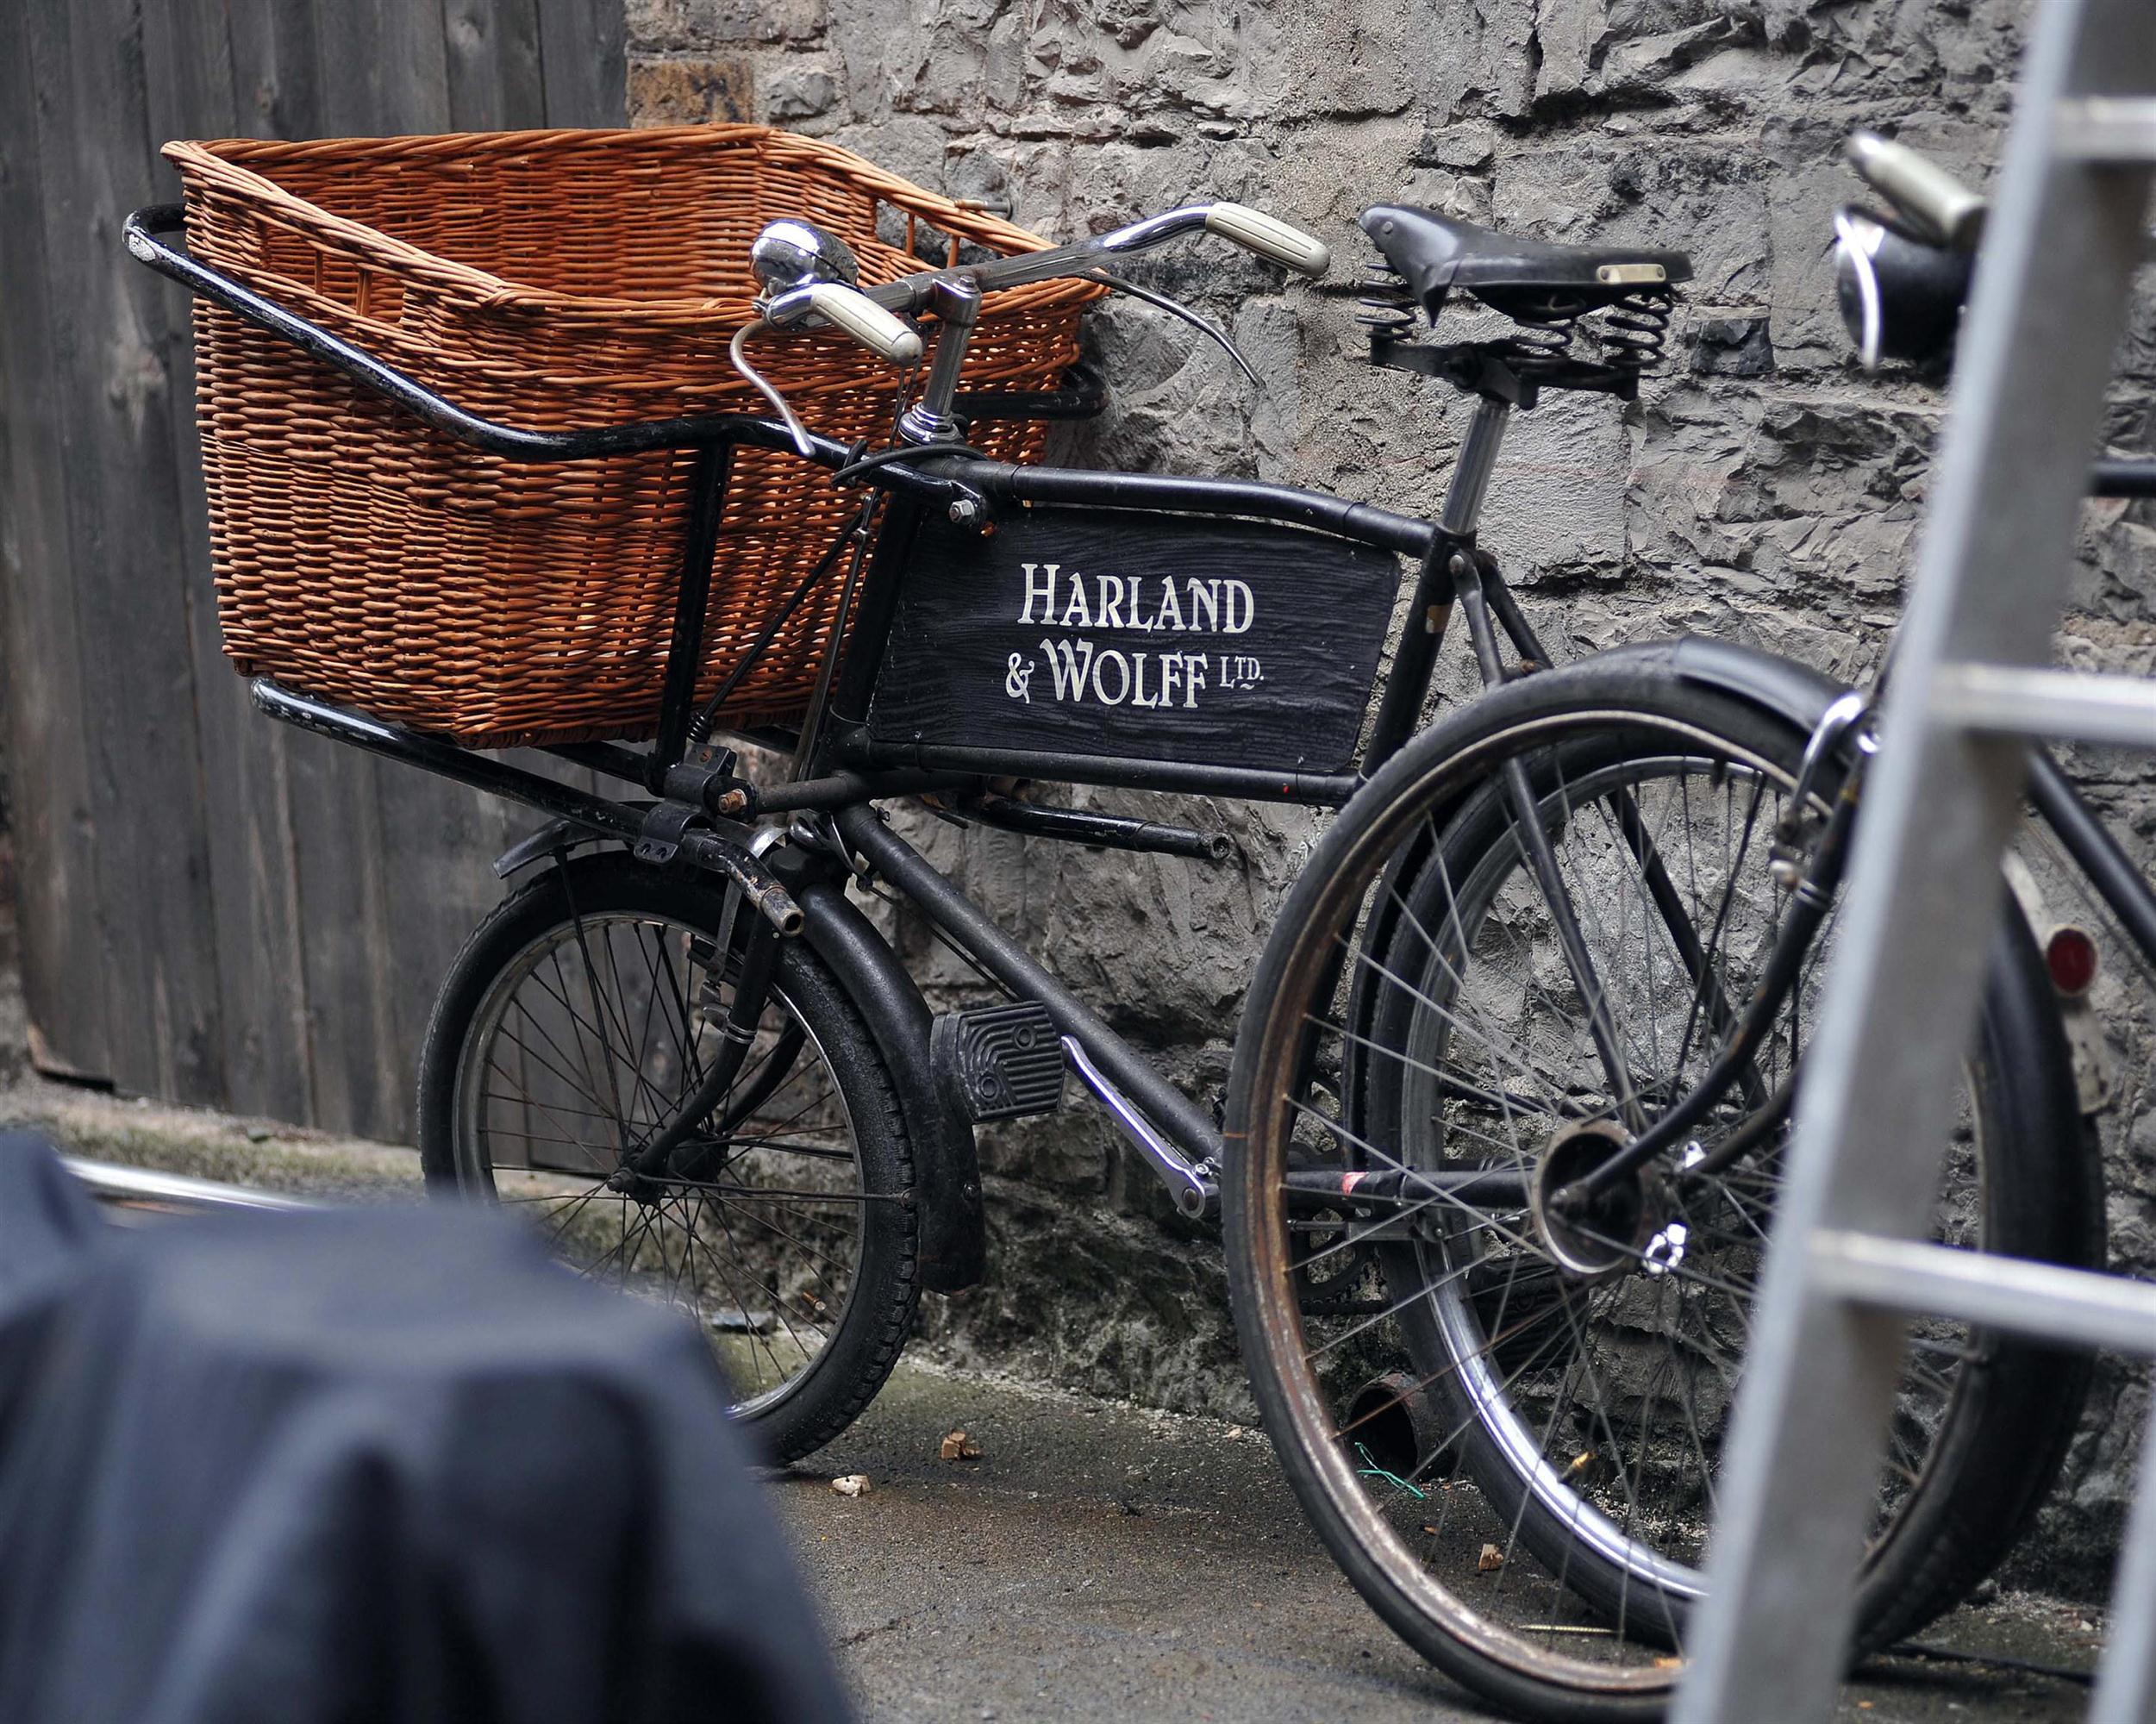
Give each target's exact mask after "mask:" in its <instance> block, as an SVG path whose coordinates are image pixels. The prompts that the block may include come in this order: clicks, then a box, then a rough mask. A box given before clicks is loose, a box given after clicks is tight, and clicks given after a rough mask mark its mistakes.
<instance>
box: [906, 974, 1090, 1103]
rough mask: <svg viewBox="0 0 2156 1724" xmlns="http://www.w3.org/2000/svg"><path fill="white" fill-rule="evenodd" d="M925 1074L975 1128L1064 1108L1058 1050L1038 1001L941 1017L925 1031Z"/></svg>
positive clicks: (1060, 1047) (1060, 1051)
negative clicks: (957, 1106)
mask: <svg viewBox="0 0 2156 1724" xmlns="http://www.w3.org/2000/svg"><path fill="white" fill-rule="evenodd" d="M928 1069H929V1070H930V1071H931V1072H932V1073H933V1074H934V1077H935V1083H936V1088H937V1090H938V1091H939V1092H940V1093H941V1094H942V1095H944V1096H949V1097H951V1098H953V1100H955V1101H956V1102H958V1103H959V1106H961V1107H962V1108H964V1109H965V1110H966V1115H967V1116H968V1117H969V1118H971V1119H972V1121H973V1122H974V1124H976V1125H986V1124H988V1123H989V1122H990V1121H991V1120H1016V1119H1022V1118H1023V1117H1024V1116H1025V1115H1028V1114H1052V1113H1053V1112H1055V1110H1056V1109H1058V1108H1059V1107H1061V1106H1062V1105H1063V1072H1064V1066H1063V1045H1062V1042H1061V1041H1060V1040H1059V1038H1058V1037H1057V1035H1056V1031H1055V1024H1054V1022H1053V1021H1052V1020H1051V1019H1050V1018H1049V1016H1048V1010H1047V1007H1046V1006H1043V1005H1041V1003H1040V1002H1038V1001H1037V1000H1022V1001H1020V1002H1019V1003H1017V1004H1016V1005H1009V1006H989V1007H985V1008H984V1009H981V1010H979V1011H974V1012H947V1013H945V1014H944V1015H941V1016H940V1017H939V1018H937V1019H936V1021H935V1022H934V1026H933V1027H932V1028H930V1030H929V1032H928Z"/></svg>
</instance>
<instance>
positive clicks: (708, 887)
mask: <svg viewBox="0 0 2156 1724" xmlns="http://www.w3.org/2000/svg"><path fill="white" fill-rule="evenodd" d="M745 914H746V912H745ZM726 928H727V922H726V918H725V894H724V891H723V890H722V888H720V887H719V886H717V885H716V884H711V883H709V882H706V881H704V880H702V879H676V878H670V877H668V876H666V875H663V874H660V873H659V872H658V871H655V870H653V869H651V868H648V867H646V866H643V865H640V864H638V863H636V862H635V861H634V860H633V859H630V858H628V857H627V856H625V855H622V854H619V853H604V854H598V855H590V856H584V857H579V858H578V859H574V860H572V861H569V862H567V863H566V864H565V865H562V866H561V867H559V868H557V869H553V870H550V871H547V873H545V874H543V875H541V876H539V877H537V878H534V879H533V880H532V881H531V882H530V883H529V884H527V885H525V886H524V887H522V889H520V890H518V891H517V892H516V893H515V894H514V895H513V896H510V897H509V899H508V900H507V901H506V902H504V903H503V904H502V905H501V906H499V907H498V908H497V909H496V910H495V911H494V912H493V914H492V915H490V916H488V918H487V919H486V921H484V922H483V923H481V924H480V926H479V928H478V930H477V931H476V932H475V933H474V934H472V938H471V939H470V940H468V941H467V942H466V945H465V948H464V950H463V951H462V952H461V953H459V955H458V958H457V961H456V963H455V965H454V966H453V968H452V970H451V971H450V974H449V978H448V980H447V982H446V983H445V984H443V987H442V990H441V996H439V998H438V999H437V1000H436V1002H435V1005H434V1016H433V1019H432V1021H430V1022H429V1024H428V1030H427V1040H426V1046H425V1048H424V1050H423V1052H422V1061H421V1068H420V1090H419V1146H420V1152H421V1157H422V1161H423V1163H424V1165H425V1168H426V1173H427V1179H428V1184H429V1185H430V1186H431V1187H432V1188H434V1190H438V1191H446V1192H451V1193H455V1194H461V1195H463V1196H467V1197H474V1198H479V1199H483V1200H486V1201H491V1202H500V1203H501V1204H503V1206H504V1207H505V1208H509V1209H513V1210H515V1211H516V1213H517V1214H519V1215H522V1216H524V1217H525V1218H527V1219H528V1220H529V1221H530V1222H531V1223H532V1224H533V1225H534V1227H537V1228H539V1229H540V1230H541V1233H542V1234H543V1235H544V1236H545V1237H546V1239H547V1240H548V1241H549V1243H550V1244H551V1245H552V1246H553V1250H554V1251H555V1252H556V1253H557V1254H558V1255H559V1257H560V1258H561V1259H562V1260H563V1261H564V1262H565V1263H566V1264H567V1265H570V1266H571V1267H572V1268H573V1269H575V1270H576V1271H578V1273H580V1274H583V1275H586V1276H590V1277H594V1278H597V1279H602V1280H605V1281H608V1282H609V1283H611V1284H614V1285H616V1286H617V1287H620V1288H622V1290H625V1291H627V1292H628V1293H630V1294H632V1295H634V1296H639V1297H643V1298H649V1299H655V1300H660V1301H664V1302H669V1303H672V1304H673V1305H676V1306H678V1307H679V1308H680V1309H683V1310H684V1311H685V1312H686V1313H687V1314H688V1315H690V1316H691V1318H692V1319H693V1320H694V1321H696V1323H697V1327H699V1328H700V1329H701V1330H702V1332H703V1334H704V1335H705V1336H706V1338H707V1339H708V1340H709V1342H710V1344H711V1346H712V1347H713V1349H714V1351H715V1352H716V1353H717V1355H718V1358H719V1361H720V1363H721V1365H722V1366H723V1367H724V1369H725V1371H726V1372H727V1375H728V1380H729V1381H730V1383H731V1384H733V1387H734V1395H735V1397H736V1399H735V1404H734V1412H735V1414H736V1415H737V1416H738V1417H740V1418H741V1419H742V1420H743V1421H745V1422H747V1424H749V1425H750V1426H752V1427H753V1430H754V1433H755V1435H756V1437H757V1439H758V1440H759V1443H760V1444H761V1446H762V1447H763V1449H764V1452H766V1455H767V1456H769V1457H770V1458H771V1459H773V1460H776V1461H781V1462H783V1461H789V1460H792V1459H797V1458H798V1457H799V1456H801V1455H803V1454H806V1453H808V1452H810V1451H811V1450H814V1449H816V1448H819V1447H821V1446H822V1445H823V1444H825V1443H827V1442H828V1441H830V1440H831V1439H832V1438H833V1437H834V1436H836V1435H837V1434H839V1433H840V1432H841V1431H842V1430H843V1429H845V1428H846V1427H847V1424H849V1423H850V1422H851V1421H853V1419H854V1418H855V1417H856V1416H857V1415H859V1413H860V1411H861V1409H863V1408H864V1407H866V1405H867V1404H868V1402H869V1401H870V1399H871V1398H872V1396H874V1395H875V1393H876V1391H877V1390H878V1389H879V1388H880V1387H882V1385H883V1383H884V1378H885V1377H888V1376H889V1375H890V1373H891V1367H892V1366H893V1365H895V1364H896V1363H897V1358H898V1354H899V1352H900V1350H901V1349H902V1348H903V1346H904V1345H905V1340H906V1336H907V1334H908V1331H909V1327H910V1325H911V1322H912V1317H913V1310H914V1305H915V1300H916V1293H917V1291H918V1283H917V1281H916V1274H915V1252H916V1223H915V1214H914V1208H913V1155H912V1147H911V1144H910V1142H909V1139H908V1137H907V1134H906V1126H905V1118H904V1115H903V1113H902V1111H901V1110H900V1108H899V1104H898V1101H897V1093H896V1091H895V1090H894V1089H893V1087H892V1084H891V1077H890V1074H889V1072H888V1071H886V1069H885V1068H884V1064H883V1060H882V1057H881V1055H880V1054H879V1053H878V1050H877V1046H876V1044H875V1041H874V1040H873V1039H872V1036H871V1035H870V1034H869V1031H868V1028H867V1027H866V1025H865V1024H864V1023H863V1022H862V1021H861V1018H860V1015H859V1013H858V1012H857V1011H856V1010H855V1009H854V1008H853V1004H852V1003H851V1002H849V1001H848V999H847V996H846V993H845V990H843V989H842V988H841V986H840V984H839V983H838V981H837V979H836V978H834V976H833V975H832V974H831V972H830V971H829V970H828V968H827V967H826V966H825V965H823V963H822V960H821V959H818V958H817V957H816V953H814V952H813V951H811V950H810V949H809V947H808V946H807V945H806V944H805V943H804V942H803V941H801V940H786V941H785V942H784V944H783V946H782V948H781V956H780V960H779V964H778V974H777V978H776V980H775V982H774V983H773V985H772V990H771V995H770V998H769V1000H768V1002H767V1003H766V1006H765V1009H764V1012H763V1015H762V1018H761V1019H760V1021H759V1023H758V1025H757V1028H756V1032H755V1038H754V1040H753V1042H752V1044H751V1046H750V1048H749V1051H748V1053H747V1057H746V1058H744V1059H742V1061H741V1069H740V1071H738V1072H737V1073H736V1074H735V1076H734V1081H733V1084H732V1085H731V1087H730V1088H729V1089H728V1091H727V1093H726V1095H725V1096H723V1097H722V1098H721V1100H720V1101H719V1102H718V1103H717V1104H716V1106H715V1107H714V1108H713V1109H712V1110H711V1112H710V1114H709V1116H708V1117H707V1118H706V1120H705V1121H703V1125H702V1126H701V1127H700V1128H699V1129H698V1130H697V1132H696V1133H695V1134H692V1135H691V1137H690V1138H689V1139H688V1140H687V1141H686V1142H684V1144H682V1145H681V1146H679V1147H678V1148H677V1149H676V1151H675V1152H674V1153H673V1155H672V1159H671V1160H670V1163H669V1166H668V1170H667V1171H666V1173H665V1174H663V1175H661V1176H659V1177H653V1178H649V1179H624V1178H622V1177H617V1170H620V1169H621V1168H622V1166H623V1165H624V1164H626V1163H628V1162H629V1161H631V1160H633V1159H634V1156H635V1153H636V1151H637V1149H638V1148H639V1146H641V1145H642V1144H643V1143H644V1142H646V1141H647V1140H649V1139H650V1138H651V1137H653V1135H654V1134H657V1133H658V1132H659V1130H660V1129H661V1128H663V1127H665V1126H666V1125H667V1124H668V1123H670V1122H671V1121H672V1119H673V1118H674V1116H675V1115H676V1114H677V1113H678V1111H679V1109H680V1105H681V1102H682V1101H683V1099H684V1097H685V1096H689V1095H691V1093H692V1092H693V1091H694V1090H696V1088H697V1084H698V1081H699V1079H700V1078H701V1076H702V1074H703V1070H704V1067H705V1064H706V1062H707V1061H708V1060H709V1059H710V1057H711V1054H712V1053H713V1050H714V1048H715V1046H716V1043H717V1041H718V1039H719V1037H720V1034H721V1029H722V1025H723V1023H724V1021H725V1019H726V1015H727V1009H728V1004H729V1003H730V1002H731V999H732V995H733V978H734V973H735V971H736V970H737V968H738V965H739V952H738V945H739V942H738V940H726V946H727V949H726V950H723V951H722V949H721V942H722V940H725V934H724V930H725V929H726ZM624 1188H626V1189H624Z"/></svg>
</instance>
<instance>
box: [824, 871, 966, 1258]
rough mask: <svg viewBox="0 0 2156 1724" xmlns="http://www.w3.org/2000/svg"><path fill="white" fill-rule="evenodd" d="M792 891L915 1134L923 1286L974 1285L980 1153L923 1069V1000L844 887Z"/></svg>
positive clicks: (962, 1118)
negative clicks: (860, 1019) (864, 1026)
mask: <svg viewBox="0 0 2156 1724" xmlns="http://www.w3.org/2000/svg"><path fill="white" fill-rule="evenodd" d="M796 897H797V900H798V901H799V903H800V905H801V912H802V915H803V918H804V921H803V928H802V931H801V936H800V937H801V938H802V939H803V940H807V941H808V942H809V945H810V946H812V947H814V948H815V951H816V956H817V957H819V958H821V959H823V961H824V962H825V964H827V965H829V966H830V969H831V971H832V973H833V974H834V975H835V976H836V977H837V978H839V983H840V985H841V986H842V987H843V988H844V989H845V990H846V992H847V997H848V998H849V999H851V1000H852V1001H853V1004H854V1007H855V1009H857V1010H859V1013H860V1015H861V1016H862V1017H863V1018H864V1019H865V1020H866V1022H867V1024H868V1029H869V1034H871V1035H872V1036H873V1037H875V1039H876V1046H877V1048H878V1052H880V1053H882V1054H883V1056H884V1065H885V1067H886V1068H887V1069H888V1070H889V1071H890V1072H891V1084H892V1086H893V1087H894V1088H895V1089H896V1090H897V1092H898V1105H899V1107H900V1108H901V1109H903V1112H904V1114H905V1116H906V1132H907V1135H908V1136H909V1138H911V1140H912V1141H913V1166H914V1194H915V1201H916V1205H917V1207H918V1210H919V1215H920V1265H921V1284H922V1286H923V1287H926V1288H928V1290H931V1291H932V1292H936V1293H957V1292H959V1291H961V1290H964V1289H966V1288H968V1287H973V1286H978V1284H979V1283H980V1280H981V1277H983V1276H984V1274H985V1273H986V1272H987V1268H988V1232H987V1225H986V1222H985V1221H984V1217H983V1214H982V1208H981V1169H980V1160H979V1158H978V1155H977V1153H976V1152H975V1149H974V1145H973V1122H972V1121H971V1120H970V1119H968V1118H967V1117H966V1115H964V1114H962V1113H960V1112H959V1111H958V1110H957V1109H954V1108H953V1107H951V1106H950V1105H948V1104H947V1102H945V1101H944V1100H943V1098H942V1097H941V1096H940V1095H939V1094H938V1093H937V1090H936V1086H935V1084H934V1080H933V1079H932V1078H931V1077H930V1076H929V1071H928V1028H929V1026H930V1024H931V1023H932V1022H933V1021H934V1018H933V1015H932V1014H931V1013H930V1012H929V1010H928V1002H927V1001H926V1000H924V999H922V997H921V990H920V989H919V988H917V987H916V986H915V985H914V979H913V978H912V977H911V976H909V975H908V974H907V973H906V968H905V965H903V964H901V963H900V962H899V961H898V955H897V953H895V952H893V951H892V950H891V946H890V943H889V942H888V941H886V940H884V937H883V936H882V935H881V934H878V933H877V931H876V929H875V927H874V925H873V924H872V923H871V922H870V921H869V919H868V918H867V917H866V916H865V915H862V914H861V912H860V909H859V907H858V906H857V905H855V904H854V903H853V901H852V900H851V899H850V898H848V897H847V896H846V889H845V887H844V886H843V885H841V884H837V883H835V882H833V881H828V880H819V881H817V882H816V883H815V884H811V885H807V886H803V887H802V888H801V889H800V890H798V891H797V893H796Z"/></svg>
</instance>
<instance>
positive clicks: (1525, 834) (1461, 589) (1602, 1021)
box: [1453, 556, 1640, 1124]
mask: <svg viewBox="0 0 2156 1724" xmlns="http://www.w3.org/2000/svg"><path fill="white" fill-rule="evenodd" d="M1453 582H1454V595H1455V597H1456V598H1457V600H1458V602H1459V608H1460V609H1461V611H1462V612H1463V613H1464V614H1465V616H1466V619H1467V633H1468V635H1469V637H1470V638H1471V639H1472V640H1473V642H1474V646H1475V662H1476V663H1477V664H1478V665H1480V666H1481V667H1482V679H1483V684H1484V687H1486V688H1496V687H1497V686H1498V685H1499V684H1502V683H1503V681H1504V679H1505V676H1504V664H1503V660H1502V659H1499V658H1498V656H1497V632H1496V630H1495V629H1494V628H1491V626H1490V609H1489V606H1488V604H1487V603H1486V602H1485V601H1484V597H1483V573H1482V570H1481V568H1480V567H1479V566H1478V565H1477V563H1476V562H1475V559H1473V558H1472V557H1469V556H1459V557H1455V558H1453ZM1504 780H1505V793H1506V796H1507V797H1508V798H1509V801H1510V802H1511V803H1512V817H1513V819H1514V820H1515V821H1516V822H1517V823H1518V825H1519V828H1520V847H1521V848H1522V850H1524V851H1525V852H1526V853H1527V859H1528V867H1529V869H1530V870H1532V871H1533V872H1534V881H1535V884H1536V885H1537V886H1538V887H1540V889H1541V893H1542V901H1543V903H1545V904H1546V905H1547V907H1548V909H1549V913H1550V921H1551V923H1552V925H1553V927H1554V928H1555V929H1556V931H1557V943H1558V946H1559V949H1560V950H1561V951H1562V952H1563V953H1564V954H1565V967H1566V968H1567V969H1569V970H1570V971H1572V984H1573V986H1575V987H1576V988H1578V990H1579V997H1580V1003H1581V1004H1582V1005H1583V1006H1584V1008H1585V1009H1586V1012H1587V1034H1588V1036H1589V1038H1590V1040H1592V1041H1593V1042H1594V1044H1595V1053H1596V1056H1597V1058H1598V1059H1600V1060H1601V1061H1602V1068H1603V1075H1604V1076H1605V1077H1608V1078H1609V1093H1610V1094H1611V1095H1612V1096H1615V1098H1616V1102H1617V1105H1618V1107H1619V1108H1620V1109H1622V1110H1623V1111H1624V1113H1625V1114H1626V1115H1628V1116H1629V1117H1631V1118H1632V1119H1633V1121H1634V1123H1635V1124H1637V1123H1639V1114H1640V1103H1639V1098H1638V1097H1637V1096H1635V1095H1634V1093H1633V1090H1632V1071H1631V1068H1630V1066H1628V1065H1627V1064H1626V1062H1625V1058H1624V1050H1623V1048H1622V1046H1619V1044H1618V1040H1617V1028H1616V1024H1615V1021H1613V1020H1612V1019H1611V1017H1610V1015H1609V1000H1608V998H1607V997H1606V996H1605V995H1604V994H1603V987H1602V982H1601V978H1599V977H1597V975H1596V973H1595V963H1594V958H1593V956H1592V954H1591V953H1589V952H1588V950H1587V940H1586V937H1585V936H1584V934H1581V933H1580V931H1579V918H1578V915H1577V914H1575V913H1574V911H1573V909H1572V893H1571V891H1570V890H1568V889H1567V888H1566V886H1565V877H1564V875H1563V874H1561V873H1560V872H1559V871H1558V866H1557V853H1556V851H1555V850H1553V848H1552V847H1551V846H1550V835H1549V834H1548V833H1547V831H1545V830H1544V829H1543V826H1542V816H1541V809H1540V806H1539V805H1538V804H1537V803H1536V801H1535V796H1534V785H1533V784H1531V783H1529V782H1528V769H1527V765H1526V764H1525V763H1524V762H1523V761H1521V760H1519V759H1509V760H1507V761H1506V762H1505V765H1504Z"/></svg>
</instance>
